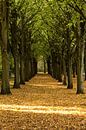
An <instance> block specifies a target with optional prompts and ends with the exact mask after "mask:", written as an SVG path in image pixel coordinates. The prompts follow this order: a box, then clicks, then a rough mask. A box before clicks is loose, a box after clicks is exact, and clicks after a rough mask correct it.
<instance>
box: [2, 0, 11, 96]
mask: <svg viewBox="0 0 86 130" xmlns="http://www.w3.org/2000/svg"><path fill="white" fill-rule="evenodd" d="M7 2H8V1H2V17H1V49H2V85H1V94H10V93H11V92H10V85H9V63H8V61H9V60H8V53H7V44H8V17H7V16H8V5H7Z"/></svg>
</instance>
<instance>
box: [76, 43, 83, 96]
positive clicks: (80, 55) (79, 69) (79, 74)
mask: <svg viewBox="0 0 86 130" xmlns="http://www.w3.org/2000/svg"><path fill="white" fill-rule="evenodd" d="M77 53H78V54H77V94H83V93H84V88H83V85H82V84H83V67H84V66H83V65H84V44H83V45H82V48H81V46H80V43H79V44H78V52H77Z"/></svg>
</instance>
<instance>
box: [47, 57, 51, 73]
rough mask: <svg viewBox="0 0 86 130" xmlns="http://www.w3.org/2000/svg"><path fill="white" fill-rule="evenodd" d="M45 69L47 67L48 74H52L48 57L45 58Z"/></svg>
mask: <svg viewBox="0 0 86 130" xmlns="http://www.w3.org/2000/svg"><path fill="white" fill-rule="evenodd" d="M47 67H48V68H47V69H48V74H50V75H52V70H51V62H50V58H48V60H47Z"/></svg>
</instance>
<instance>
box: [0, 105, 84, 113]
mask: <svg viewBox="0 0 86 130" xmlns="http://www.w3.org/2000/svg"><path fill="white" fill-rule="evenodd" d="M1 110H4V111H5V110H9V111H17V112H33V113H49V114H53V113H54V114H68V115H70V114H72V115H83V116H86V109H84V108H79V107H62V106H56V107H54V106H24V105H5V104H0V111H1Z"/></svg>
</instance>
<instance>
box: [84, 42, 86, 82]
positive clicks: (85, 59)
mask: <svg viewBox="0 0 86 130" xmlns="http://www.w3.org/2000/svg"><path fill="white" fill-rule="evenodd" d="M84 53H85V56H84V69H85V80H86V43H85V50H84Z"/></svg>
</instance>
